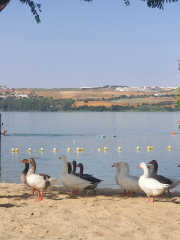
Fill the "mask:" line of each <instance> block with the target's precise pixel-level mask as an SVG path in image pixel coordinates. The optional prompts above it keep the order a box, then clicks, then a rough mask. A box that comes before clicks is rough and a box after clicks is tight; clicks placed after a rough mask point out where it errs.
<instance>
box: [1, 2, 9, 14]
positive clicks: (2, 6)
mask: <svg viewBox="0 0 180 240" xmlns="http://www.w3.org/2000/svg"><path fill="white" fill-rule="evenodd" d="M9 2H10V0H0V12H1V11H2V10H3V9H4V8H5V7H6V5H7V4H8V3H9Z"/></svg>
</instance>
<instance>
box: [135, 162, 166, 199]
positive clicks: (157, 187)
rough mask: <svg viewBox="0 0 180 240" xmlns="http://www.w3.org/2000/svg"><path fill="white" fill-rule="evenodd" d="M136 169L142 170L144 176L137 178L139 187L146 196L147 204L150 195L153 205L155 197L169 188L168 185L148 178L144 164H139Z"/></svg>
mask: <svg viewBox="0 0 180 240" xmlns="http://www.w3.org/2000/svg"><path fill="white" fill-rule="evenodd" d="M138 167H140V168H142V169H143V170H144V174H143V175H142V176H141V177H140V178H139V186H140V188H141V189H142V190H143V191H144V192H145V193H146V194H147V196H148V201H147V203H150V202H151V201H150V196H151V195H152V196H153V203H154V202H155V196H158V195H160V194H162V193H163V191H164V190H165V189H167V188H168V187H169V184H163V183H160V182H159V181H157V180H156V179H154V178H149V176H148V168H147V166H146V164H145V163H144V162H142V163H140V164H139V165H138Z"/></svg>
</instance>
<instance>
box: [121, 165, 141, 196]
mask: <svg viewBox="0 0 180 240" xmlns="http://www.w3.org/2000/svg"><path fill="white" fill-rule="evenodd" d="M119 166H120V167H121V172H120V174H119V175H118V184H119V186H120V187H122V188H123V189H124V190H126V192H127V197H129V196H130V192H132V193H133V192H137V191H139V190H140V187H139V184H138V180H136V179H134V178H132V177H131V176H130V175H128V174H125V164H124V163H123V162H119Z"/></svg>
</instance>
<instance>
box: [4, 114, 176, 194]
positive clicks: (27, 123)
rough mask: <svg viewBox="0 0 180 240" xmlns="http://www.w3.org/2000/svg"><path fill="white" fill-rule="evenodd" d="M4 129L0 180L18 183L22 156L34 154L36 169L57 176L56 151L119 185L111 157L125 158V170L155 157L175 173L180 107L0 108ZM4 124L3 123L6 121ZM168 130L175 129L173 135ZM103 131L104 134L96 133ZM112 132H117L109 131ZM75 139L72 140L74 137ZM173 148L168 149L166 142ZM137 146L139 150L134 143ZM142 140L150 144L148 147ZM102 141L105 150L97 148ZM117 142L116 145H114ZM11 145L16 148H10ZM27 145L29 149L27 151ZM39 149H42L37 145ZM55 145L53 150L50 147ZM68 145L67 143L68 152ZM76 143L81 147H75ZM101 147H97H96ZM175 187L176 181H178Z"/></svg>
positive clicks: (161, 170) (109, 184)
mask: <svg viewBox="0 0 180 240" xmlns="http://www.w3.org/2000/svg"><path fill="white" fill-rule="evenodd" d="M1 114H2V119H1V121H2V122H3V123H4V127H5V129H6V130H7V135H6V136H2V139H1V169H0V170H1V174H0V181H1V182H14V183H20V182H21V179H20V174H21V171H22V170H23V168H24V165H23V164H21V163H19V161H20V160H22V159H24V158H29V157H33V158H34V159H35V160H36V163H37V173H47V174H49V175H51V176H53V177H56V178H60V174H61V171H62V167H63V165H62V161H60V160H59V157H60V156H61V155H66V157H67V160H68V161H72V160H76V161H77V162H78V163H79V162H81V163H83V165H84V173H90V174H93V175H94V176H95V177H97V178H100V179H103V180H104V181H103V182H102V183H101V184H100V185H99V186H101V187H118V186H117V184H116V183H115V179H114V178H115V172H116V169H115V168H111V166H112V164H113V163H114V162H119V161H126V162H128V163H129V165H130V173H131V174H133V175H136V176H141V175H142V173H143V170H142V169H140V168H137V166H138V165H139V164H140V163H141V162H145V163H148V162H149V161H151V160H153V159H156V160H157V161H158V163H159V174H162V175H164V176H166V177H169V178H176V179H180V168H178V167H177V165H179V164H180V129H179V125H178V123H177V122H178V119H180V113H119V112H118V113H110V112H107V113H105V112H103V113H101V112H98V113H97V112H96V113H95V112H92V113H91V112H86V113H84V112H78V113H77V112H1ZM7 125H8V126H7ZM171 132H176V134H175V135H172V134H171ZM101 135H104V136H105V138H101V137H97V136H101ZM112 135H115V136H117V137H112ZM74 141H76V143H74ZM169 145H170V146H171V147H172V149H171V150H168V149H167V147H168V146H169ZM137 146H139V147H140V150H139V151H137V150H136V149H135V148H136V147H137ZM147 146H153V147H154V149H153V150H152V151H148V150H147ZM104 147H107V151H103V150H102V149H103V148H104ZM118 147H121V149H122V150H121V151H118V150H117V148H118ZM12 148H18V149H19V151H18V152H17V153H12V151H11V149H12ZM28 148H31V149H32V151H31V152H29V151H27V149H28ZM41 148H43V149H44V151H43V152H41V151H40V149H41ZM54 148H57V152H53V151H52V149H54ZM67 148H71V151H70V152H67ZM76 148H83V149H84V151H83V152H77V151H76ZM98 149H101V151H98ZM179 190H180V187H179Z"/></svg>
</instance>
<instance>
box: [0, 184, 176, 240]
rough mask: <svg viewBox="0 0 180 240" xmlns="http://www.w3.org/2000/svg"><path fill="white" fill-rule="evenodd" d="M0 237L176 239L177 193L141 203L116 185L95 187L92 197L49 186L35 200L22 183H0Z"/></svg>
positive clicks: (139, 197)
mask: <svg viewBox="0 0 180 240" xmlns="http://www.w3.org/2000/svg"><path fill="white" fill-rule="evenodd" d="M0 189H1V193H0V239H1V240H4V239H16V240H19V239H34V240H36V239H79V240H80V239H81V240H85V239H94V240H99V239H103V240H110V239H112V240H121V239H125V240H126V239H138V240H141V239H143V240H144V239H155V240H156V239H170V240H173V239H180V206H179V203H180V193H179V192H173V195H172V196H171V197H169V196H168V195H167V194H166V196H164V197H162V198H161V197H158V198H157V201H156V203H150V204H148V203H146V201H147V197H146V196H145V194H144V193H143V192H139V193H137V194H136V195H133V196H132V197H130V198H127V197H124V196H123V195H122V190H120V189H108V188H105V189H101V188H97V195H96V196H94V195H93V192H92V191H91V192H89V193H88V195H87V196H86V197H85V196H84V193H83V192H81V193H80V195H79V196H72V194H71V192H70V190H68V189H66V188H64V187H62V186H54V187H53V188H52V189H51V190H49V191H48V192H47V193H45V194H44V199H43V201H41V202H35V201H34V200H35V199H36V198H37V193H35V195H31V194H29V193H30V191H29V189H25V188H24V186H23V185H22V184H12V183H1V184H0Z"/></svg>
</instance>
